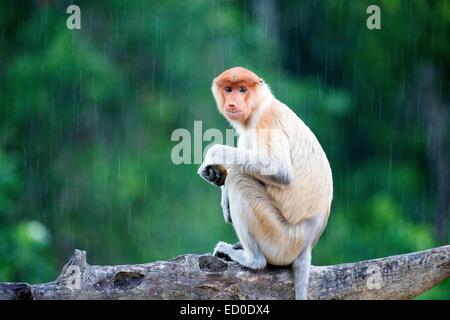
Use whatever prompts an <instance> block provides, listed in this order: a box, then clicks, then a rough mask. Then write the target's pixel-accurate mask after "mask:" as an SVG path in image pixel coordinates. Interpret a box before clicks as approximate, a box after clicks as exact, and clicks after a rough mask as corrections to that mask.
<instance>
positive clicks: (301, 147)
mask: <svg viewBox="0 0 450 320" xmlns="http://www.w3.org/2000/svg"><path fill="white" fill-rule="evenodd" d="M275 104H276V105H275V106H274V107H275V110H277V111H276V112H275V116H276V117H278V119H277V120H278V121H276V122H275V126H279V129H281V130H283V131H284V133H285V134H286V136H287V138H288V140H289V148H290V150H289V151H290V156H291V163H292V167H293V172H294V179H293V181H292V183H291V184H289V185H275V184H274V185H268V186H267V191H268V193H269V194H270V195H271V197H272V198H273V199H274V201H275V202H276V204H277V206H278V207H279V209H280V212H282V214H283V217H284V219H286V221H287V222H288V223H289V224H292V225H295V224H298V223H301V222H303V221H305V220H308V219H311V218H313V217H315V216H317V215H323V214H325V215H327V216H328V214H329V212H330V207H331V201H332V198H333V179H332V173H331V168H330V165H329V162H328V159H327V156H326V155H325V152H324V151H323V149H322V146H321V145H320V143H319V141H318V140H317V138H316V137H315V135H314V134H313V132H312V131H311V130H310V129H309V127H308V126H307V125H306V124H305V123H304V122H303V121H302V120H301V119H300V118H299V117H298V116H297V115H296V114H295V113H294V112H293V111H292V110H291V109H290V108H288V107H287V106H286V105H284V104H282V103H281V102H279V101H276V102H275Z"/></svg>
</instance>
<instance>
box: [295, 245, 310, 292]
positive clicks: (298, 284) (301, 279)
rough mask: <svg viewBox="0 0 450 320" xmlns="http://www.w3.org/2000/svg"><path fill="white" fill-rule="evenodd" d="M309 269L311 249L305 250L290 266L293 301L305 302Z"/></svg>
mask: <svg viewBox="0 0 450 320" xmlns="http://www.w3.org/2000/svg"><path fill="white" fill-rule="evenodd" d="M310 269H311V247H310V246H308V247H307V248H305V249H304V250H303V251H302V252H301V253H300V254H299V256H298V257H297V259H295V261H294V263H293V264H292V272H293V274H294V281H295V300H305V299H306V295H307V290H308V283H309V271H310Z"/></svg>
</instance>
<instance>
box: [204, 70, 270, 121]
mask: <svg viewBox="0 0 450 320" xmlns="http://www.w3.org/2000/svg"><path fill="white" fill-rule="evenodd" d="M211 89H212V92H213V95H214V98H215V100H216V103H217V107H218V108H219V111H220V112H221V113H222V114H223V115H224V116H225V118H227V119H228V120H230V121H232V122H233V121H234V122H238V123H241V124H245V123H246V122H247V120H248V119H249V117H250V116H251V114H252V112H253V111H255V109H256V108H257V107H258V104H259V102H260V101H261V97H262V96H263V95H262V92H263V91H265V89H268V88H267V86H265V85H264V81H263V80H262V79H261V78H260V77H258V76H257V75H256V74H254V73H253V72H251V71H250V70H248V69H245V68H242V67H234V68H231V69H228V70H226V71H224V72H223V73H221V74H220V75H219V76H217V77H216V78H215V79H214V80H213V84H212V88H211Z"/></svg>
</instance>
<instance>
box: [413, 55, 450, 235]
mask: <svg viewBox="0 0 450 320" xmlns="http://www.w3.org/2000/svg"><path fill="white" fill-rule="evenodd" d="M439 85H440V84H439V81H438V72H437V70H436V66H434V65H433V64H424V65H422V66H421V67H420V68H419V69H418V79H417V104H418V106H419V109H420V110H421V111H422V113H423V116H424V118H425V125H426V130H427V145H428V158H429V162H430V169H431V172H432V174H433V177H434V181H435V184H436V202H437V206H436V209H437V214H436V220H435V230H436V235H437V237H438V240H439V242H440V243H447V240H448V224H449V210H450V187H449V185H450V183H449V160H450V159H449V156H448V145H449V143H448V142H449V141H448V134H449V132H448V128H449V112H448V110H447V105H445V104H444V102H443V101H442V96H440V95H438V94H437V91H438V89H439Z"/></svg>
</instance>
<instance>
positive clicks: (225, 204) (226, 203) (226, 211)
mask: <svg viewBox="0 0 450 320" xmlns="http://www.w3.org/2000/svg"><path fill="white" fill-rule="evenodd" d="M220 190H221V192H222V199H221V200H220V206H221V207H222V213H223V218H224V219H225V222H227V223H233V221H232V219H231V214H230V200H229V198H228V189H227V188H226V186H225V185H223V186H221V187H220Z"/></svg>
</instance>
